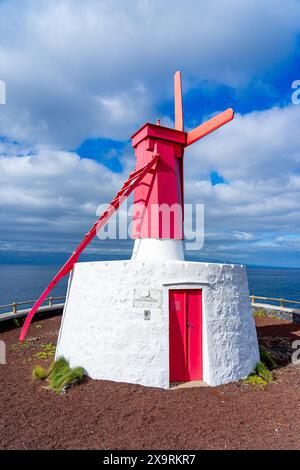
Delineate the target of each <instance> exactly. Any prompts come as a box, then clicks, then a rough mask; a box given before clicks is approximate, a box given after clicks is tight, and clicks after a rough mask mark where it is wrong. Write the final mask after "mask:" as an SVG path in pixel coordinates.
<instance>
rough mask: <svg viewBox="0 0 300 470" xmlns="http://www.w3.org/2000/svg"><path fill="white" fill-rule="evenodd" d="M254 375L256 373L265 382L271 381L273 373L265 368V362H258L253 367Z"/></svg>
mask: <svg viewBox="0 0 300 470" xmlns="http://www.w3.org/2000/svg"><path fill="white" fill-rule="evenodd" d="M255 372H256V375H258V376H259V377H260V378H261V379H263V380H264V381H265V382H266V383H269V382H272V381H273V374H272V372H271V371H270V370H269V369H268V368H267V366H266V364H264V363H263V362H258V363H257V364H256V367H255Z"/></svg>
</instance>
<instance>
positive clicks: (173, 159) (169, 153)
mask: <svg viewBox="0 0 300 470" xmlns="http://www.w3.org/2000/svg"><path fill="white" fill-rule="evenodd" d="M174 94H175V129H172V128H169V127H164V126H160V123H159V122H157V124H150V123H147V124H145V125H144V126H143V127H142V128H141V129H140V130H138V131H137V132H136V133H135V134H134V135H133V136H132V146H133V147H134V150H135V155H136V170H135V171H134V172H132V173H131V174H130V175H129V178H128V179H127V181H126V182H125V183H124V185H123V186H122V188H121V190H120V191H119V192H118V193H117V195H116V196H115V198H114V199H113V200H112V202H111V203H110V204H109V206H108V207H107V210H106V211H105V212H104V213H103V214H102V215H101V216H100V217H99V219H98V220H97V221H96V222H95V224H94V225H93V227H92V228H91V230H90V231H89V232H88V233H87V234H86V235H85V237H84V238H83V240H82V241H81V242H80V243H79V245H78V246H77V248H76V249H75V251H74V252H73V253H72V255H71V256H70V258H69V259H68V260H67V261H66V263H65V264H64V265H63V267H62V268H61V269H60V270H59V272H58V273H57V274H56V275H55V276H54V278H53V279H52V281H51V282H50V284H49V285H48V286H47V288H46V289H45V290H44V292H43V293H42V294H41V296H40V297H39V299H38V300H37V301H36V303H35V304H34V306H33V307H32V309H31V310H30V312H29V313H28V315H27V317H26V320H25V322H24V325H23V328H22V331H21V335H20V341H23V340H24V339H25V337H26V334H27V330H28V328H29V325H30V323H31V320H32V318H33V316H34V314H35V313H36V311H37V309H38V308H39V307H40V305H41V304H42V303H43V302H44V301H45V299H46V298H47V296H48V294H49V293H50V292H51V290H52V289H53V287H54V286H55V285H56V284H57V283H58V281H59V280H60V279H61V278H62V277H64V276H65V275H66V274H68V273H69V272H70V271H71V270H72V268H73V266H74V264H75V263H76V262H77V261H78V258H79V256H80V254H81V253H82V252H83V250H84V249H85V248H86V247H87V245H88V244H89V243H90V242H91V241H92V239H93V238H94V237H95V235H96V234H97V232H98V231H99V230H100V229H101V228H102V227H103V226H104V225H105V224H106V223H107V221H108V219H109V218H110V217H111V216H112V215H113V214H114V212H115V211H116V210H117V209H118V208H119V206H120V205H121V204H122V202H123V201H124V199H125V198H126V197H128V196H129V194H131V192H132V191H133V190H135V194H134V216H133V218H134V233H133V237H134V238H158V239H165V238H167V239H179V240H180V239H182V238H183V153H184V149H185V147H187V146H188V145H191V144H192V143H194V142H196V141H197V140H199V139H201V138H202V137H204V136H206V135H207V134H210V133H211V132H213V131H215V130H216V129H218V128H219V127H221V126H223V125H224V124H226V123H227V122H229V121H231V120H232V119H233V116H234V113H233V110H232V109H231V108H229V109H227V110H226V111H224V112H222V113H220V114H218V115H217V116H215V117H213V118H212V119H210V120H208V121H206V122H205V123H203V124H201V125H200V126H198V127H195V129H193V130H191V131H189V132H185V131H184V127H183V109H182V87H181V74H180V72H176V73H175V75H174ZM163 205H165V206H167V207H169V208H172V207H174V208H175V212H174V216H173V219H171V220H172V221H171V223H170V226H169V227H167V231H166V227H165V225H164V220H163V218H162V217H161V213H160V211H159V208H161V207H162V206H163ZM153 208H154V210H153Z"/></svg>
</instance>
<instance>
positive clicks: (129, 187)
mask: <svg viewBox="0 0 300 470" xmlns="http://www.w3.org/2000/svg"><path fill="white" fill-rule="evenodd" d="M158 158H159V156H158V154H156V155H154V156H153V159H152V160H151V161H150V162H149V163H147V164H146V165H144V166H143V167H142V168H140V169H139V170H136V171H134V172H132V173H130V175H129V178H128V180H127V181H126V182H125V183H124V184H123V186H122V188H121V190H120V191H119V192H118V193H117V195H116V196H115V198H114V199H113V200H112V201H111V203H110V204H109V205H108V207H107V209H106V211H105V212H103V214H102V215H101V216H100V217H99V219H98V220H97V222H95V224H94V225H93V227H92V228H91V230H90V231H89V232H88V233H87V234H86V236H85V237H84V239H83V240H82V241H81V242H80V243H79V245H78V246H77V248H76V249H75V251H74V252H73V253H72V255H71V256H70V258H69V259H68V260H67V261H66V263H65V264H64V265H63V267H62V268H61V269H60V270H59V271H58V273H57V274H56V275H55V276H54V278H53V279H52V281H51V282H50V284H49V285H48V287H47V288H46V289H45V290H44V292H43V293H42V295H41V296H40V297H39V299H38V300H37V301H36V302H35V304H34V306H33V307H32V309H31V310H30V312H29V313H28V315H27V317H26V320H25V322H24V325H23V328H22V330H21V334H20V341H24V339H25V337H26V334H27V331H28V328H29V326H30V323H31V320H32V318H33V317H34V314H35V313H36V311H37V309H38V308H39V307H40V305H41V304H42V303H43V301H44V300H45V299H46V297H47V296H48V294H49V292H50V291H51V290H52V289H53V287H54V286H55V285H56V284H57V283H58V281H60V279H62V278H63V277H64V276H65V275H66V274H68V273H69V272H70V271H71V270H72V268H73V266H74V264H75V263H76V262H77V260H78V258H79V256H80V254H81V253H82V252H83V250H84V249H85V248H86V247H87V245H88V244H89V243H90V242H91V241H92V240H93V238H94V237H95V235H96V234H97V232H98V231H99V230H100V229H101V227H103V226H104V225H105V224H106V223H107V221H108V219H109V218H110V217H111V216H112V215H113V214H114V213H115V211H116V210H117V209H118V208H119V206H120V205H121V204H122V202H123V201H124V200H125V199H126V198H127V197H128V196H129V195H130V193H131V192H132V191H133V190H134V188H135V187H136V186H137V185H138V184H139V183H140V182H141V181H142V179H143V178H144V176H145V175H146V174H147V173H148V172H149V171H152V172H153V173H154V171H155V168H156V165H157V161H158Z"/></svg>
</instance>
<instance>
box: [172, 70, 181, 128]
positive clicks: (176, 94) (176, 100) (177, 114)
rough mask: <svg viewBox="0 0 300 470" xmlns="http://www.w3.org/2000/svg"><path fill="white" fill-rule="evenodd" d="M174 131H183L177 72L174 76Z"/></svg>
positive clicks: (179, 81) (179, 80)
mask: <svg viewBox="0 0 300 470" xmlns="http://www.w3.org/2000/svg"><path fill="white" fill-rule="evenodd" d="M174 105H175V129H177V130H178V131H183V109H182V86H181V73H180V72H179V70H178V71H177V72H176V73H175V75H174Z"/></svg>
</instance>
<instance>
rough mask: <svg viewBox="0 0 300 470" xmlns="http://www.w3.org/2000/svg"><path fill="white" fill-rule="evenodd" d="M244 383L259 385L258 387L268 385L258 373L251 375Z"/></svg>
mask: <svg viewBox="0 0 300 470" xmlns="http://www.w3.org/2000/svg"><path fill="white" fill-rule="evenodd" d="M244 383H246V384H249V385H257V386H258V387H264V386H265V385H267V382H266V381H265V380H263V379H262V378H261V377H259V376H258V375H255V374H254V375H249V376H248V377H247V378H246V379H245V380H244Z"/></svg>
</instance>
